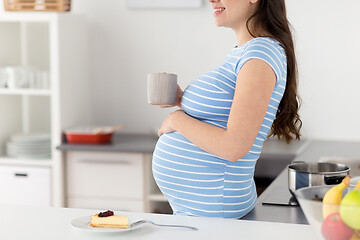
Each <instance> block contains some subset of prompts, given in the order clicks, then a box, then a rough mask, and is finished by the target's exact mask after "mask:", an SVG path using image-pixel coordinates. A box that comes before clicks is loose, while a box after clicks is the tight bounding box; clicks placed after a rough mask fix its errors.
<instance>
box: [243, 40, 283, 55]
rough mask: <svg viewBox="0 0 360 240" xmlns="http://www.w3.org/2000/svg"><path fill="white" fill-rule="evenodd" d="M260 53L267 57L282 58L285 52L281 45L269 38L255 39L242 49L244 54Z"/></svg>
mask: <svg viewBox="0 0 360 240" xmlns="http://www.w3.org/2000/svg"><path fill="white" fill-rule="evenodd" d="M251 51H261V52H264V53H266V54H269V55H276V56H277V57H284V56H285V50H284V48H283V47H282V46H281V44H280V43H279V42H278V41H277V40H275V39H273V38H270V37H257V38H253V39H251V40H250V41H249V42H248V43H247V45H246V46H245V48H244V52H243V53H246V52H251Z"/></svg>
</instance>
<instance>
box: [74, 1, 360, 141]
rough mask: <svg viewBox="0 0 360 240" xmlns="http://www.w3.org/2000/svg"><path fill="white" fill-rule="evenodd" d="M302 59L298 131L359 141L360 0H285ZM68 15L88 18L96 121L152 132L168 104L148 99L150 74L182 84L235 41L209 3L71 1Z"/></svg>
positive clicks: (220, 56)
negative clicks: (176, 6) (140, 5)
mask: <svg viewBox="0 0 360 240" xmlns="http://www.w3.org/2000/svg"><path fill="white" fill-rule="evenodd" d="M287 5H288V16H289V19H290V22H291V23H292V25H293V27H294V30H295V32H294V33H295V37H296V47H297V53H298V61H299V73H300V74H299V75H300V93H301V96H302V99H303V105H302V109H301V115H302V119H303V135H304V137H307V138H320V139H341V140H353V139H357V140H358V139H360V128H357V121H358V118H359V117H360V111H358V109H359V107H358V104H360V94H358V93H357V92H358V89H360V81H358V80H360V79H359V76H360V74H359V73H360V60H359V59H360V58H359V57H357V56H358V55H359V54H360V47H359V42H360V41H359V37H360V33H359V29H360V15H359V14H358V12H357V11H358V9H360V2H359V1H358V0H342V1H338V0H317V1H313V0H311V1H310V0H301V1H299V0H288V1H287ZM72 7H73V8H72V12H73V13H82V14H85V15H87V17H88V21H89V23H90V27H89V29H90V35H89V41H90V46H91V49H92V51H91V53H90V56H91V60H90V66H91V68H90V69H89V71H90V76H91V79H89V80H90V81H91V85H92V91H93V92H92V95H93V98H92V102H91V104H92V105H93V110H94V114H93V118H94V123H96V124H119V123H123V124H125V125H126V128H127V131H128V132H150V131H152V130H153V129H154V128H157V127H158V126H160V125H161V122H162V120H163V119H164V118H165V117H166V115H167V114H168V113H169V112H170V110H164V109H159V108H157V107H153V106H149V105H148V104H147V103H146V102H147V101H146V74H147V73H148V72H160V71H161V72H162V71H166V72H171V73H177V74H178V77H179V84H180V86H182V87H185V86H186V85H187V84H189V83H190V82H191V81H192V80H193V79H195V78H196V77H197V76H198V75H200V74H202V73H204V72H206V71H208V70H210V69H212V68H214V67H215V66H217V64H219V63H221V61H222V59H223V57H224V56H225V55H226V53H227V51H228V50H229V49H231V48H232V47H233V46H234V45H235V38H234V35H233V33H232V31H231V30H228V29H223V28H217V27H215V25H214V21H213V16H212V11H211V9H210V7H209V4H208V2H207V1H204V6H203V7H202V8H199V9H186V10H144V9H143V10H134V9H127V8H126V4H125V1H124V0H102V1H89V0H76V1H73V6H72Z"/></svg>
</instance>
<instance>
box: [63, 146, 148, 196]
mask: <svg viewBox="0 0 360 240" xmlns="http://www.w3.org/2000/svg"><path fill="white" fill-rule="evenodd" d="M67 195H68V197H91V196H93V197H101V198H111V197H116V198H127V199H143V198H144V177H143V155H142V154H132V153H128V154H127V153H106V152H104V153H102V152H69V153H68V154H67Z"/></svg>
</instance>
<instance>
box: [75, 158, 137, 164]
mask: <svg viewBox="0 0 360 240" xmlns="http://www.w3.org/2000/svg"><path fill="white" fill-rule="evenodd" d="M78 162H79V163H87V164H121V165H129V164H130V161H128V160H122V159H119V160H115V161H111V160H100V159H99V160H93V159H80V160H78Z"/></svg>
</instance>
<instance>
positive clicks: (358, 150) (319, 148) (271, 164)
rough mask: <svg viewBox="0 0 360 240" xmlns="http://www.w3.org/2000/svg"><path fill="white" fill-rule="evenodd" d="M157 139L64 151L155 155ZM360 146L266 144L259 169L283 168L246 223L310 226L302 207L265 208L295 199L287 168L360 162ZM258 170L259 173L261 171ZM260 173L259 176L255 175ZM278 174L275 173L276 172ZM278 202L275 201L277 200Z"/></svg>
mask: <svg viewBox="0 0 360 240" xmlns="http://www.w3.org/2000/svg"><path fill="white" fill-rule="evenodd" d="M156 141H157V138H156V137H154V136H152V135H133V134H118V135H115V136H114V139H113V142H112V143H109V144H103V145H80V144H78V145H74V144H66V143H64V144H62V145H61V146H59V149H60V150H62V151H75V150H79V151H82V150H84V151H123V152H144V153H152V152H153V149H154V147H155V144H156ZM359 146H360V142H340V141H321V140H302V141H294V142H293V143H292V144H291V145H287V144H286V143H284V142H282V141H278V140H276V139H269V140H268V141H266V142H265V143H264V147H263V151H262V154H261V157H260V159H259V161H258V163H257V166H256V168H259V166H261V165H266V167H265V168H263V169H264V170H263V171H264V172H271V171H273V170H274V169H276V168H279V167H281V168H280V169H283V170H280V174H279V173H277V174H276V175H277V177H276V178H275V180H274V181H273V182H272V183H271V184H270V185H269V186H268V187H267V188H266V189H265V191H264V192H263V193H262V194H261V195H260V196H259V198H258V202H257V204H256V206H255V208H254V209H253V210H252V211H251V212H250V213H249V214H248V215H246V216H245V217H243V219H245V220H254V221H269V222H279V223H295V224H308V222H307V220H306V218H305V216H304V214H303V212H302V210H301V208H300V207H299V206H279V205H264V204H263V202H271V201H276V199H277V200H278V199H279V198H282V200H285V201H288V199H290V197H291V195H290V192H289V190H288V178H287V168H286V165H287V163H288V161H289V159H290V161H306V162H317V161H318V160H319V159H321V158H326V157H327V158H338V157H340V158H353V159H354V158H355V159H356V158H359V159H360V147H359ZM257 170H258V169H257ZM255 173H256V172H255ZM274 173H275V172H274ZM274 199H275V200H274Z"/></svg>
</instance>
